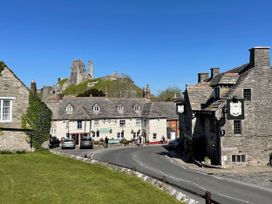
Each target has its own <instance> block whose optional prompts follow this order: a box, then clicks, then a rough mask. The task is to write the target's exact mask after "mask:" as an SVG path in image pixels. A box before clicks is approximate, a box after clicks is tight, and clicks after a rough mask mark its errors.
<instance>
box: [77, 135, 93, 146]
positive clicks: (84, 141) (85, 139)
mask: <svg viewBox="0 0 272 204" xmlns="http://www.w3.org/2000/svg"><path fill="white" fill-rule="evenodd" d="M83 148H87V149H92V148H93V139H92V138H91V137H83V138H81V140H80V149H83Z"/></svg>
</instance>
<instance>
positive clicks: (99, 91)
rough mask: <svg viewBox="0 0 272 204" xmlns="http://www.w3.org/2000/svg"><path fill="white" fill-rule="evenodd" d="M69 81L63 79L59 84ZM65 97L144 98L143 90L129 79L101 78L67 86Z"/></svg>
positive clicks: (64, 91) (64, 92)
mask: <svg viewBox="0 0 272 204" xmlns="http://www.w3.org/2000/svg"><path fill="white" fill-rule="evenodd" d="M67 80H68V79H62V80H61V81H59V82H58V84H59V85H60V86H62V85H63V84H64V83H65V81H67ZM62 93H63V95H70V96H71V95H72V96H79V97H82V96H93V97H99V96H108V97H123V98H132V97H142V95H143V93H142V89H141V88H140V87H138V86H137V85H135V84H134V82H133V81H132V80H131V79H130V78H129V77H119V76H118V75H117V77H113V76H107V77H101V78H96V79H88V80H85V81H82V82H81V83H79V84H72V85H69V86H67V87H66V88H65V89H64V90H63V91H62Z"/></svg>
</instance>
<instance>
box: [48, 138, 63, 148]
mask: <svg viewBox="0 0 272 204" xmlns="http://www.w3.org/2000/svg"><path fill="white" fill-rule="evenodd" d="M59 145H60V141H59V139H58V138H57V137H50V138H49V143H48V147H49V148H54V147H59Z"/></svg>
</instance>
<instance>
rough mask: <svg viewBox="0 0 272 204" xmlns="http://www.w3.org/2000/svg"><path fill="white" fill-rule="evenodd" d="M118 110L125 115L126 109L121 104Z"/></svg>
mask: <svg viewBox="0 0 272 204" xmlns="http://www.w3.org/2000/svg"><path fill="white" fill-rule="evenodd" d="M116 108H117V110H118V112H119V113H123V112H124V107H123V106H122V105H121V104H119V105H118V106H117V107H116Z"/></svg>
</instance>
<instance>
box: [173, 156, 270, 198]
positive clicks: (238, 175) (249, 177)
mask: <svg viewBox="0 0 272 204" xmlns="http://www.w3.org/2000/svg"><path fill="white" fill-rule="evenodd" d="M169 157H170V159H172V160H173V161H174V162H176V163H177V164H179V165H181V166H182V167H186V168H188V169H191V170H194V171H198V172H201V173H206V174H209V175H214V176H218V177H222V178H226V179H232V180H234V181H240V182H244V183H248V184H253V185H257V186H260V187H265V188H269V189H272V167H271V166H267V165H259V166H237V167H233V168H228V169H218V168H206V167H199V166H198V165H196V164H193V163H187V162H185V161H184V159H183V157H182V155H181V154H180V153H177V152H175V151H170V152H169ZM271 203H272V202H271Z"/></svg>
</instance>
